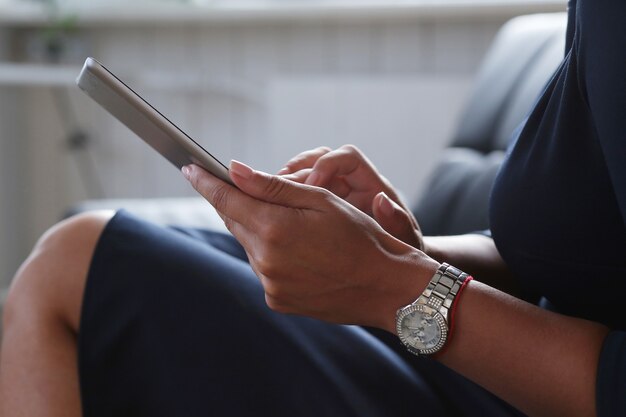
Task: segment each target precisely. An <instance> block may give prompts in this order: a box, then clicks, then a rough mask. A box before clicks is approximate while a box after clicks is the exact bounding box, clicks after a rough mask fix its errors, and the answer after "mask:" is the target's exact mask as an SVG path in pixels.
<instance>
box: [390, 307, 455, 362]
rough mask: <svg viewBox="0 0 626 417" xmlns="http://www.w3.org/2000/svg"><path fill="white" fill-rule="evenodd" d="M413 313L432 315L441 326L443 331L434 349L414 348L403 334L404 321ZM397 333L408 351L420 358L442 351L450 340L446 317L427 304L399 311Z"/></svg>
mask: <svg viewBox="0 0 626 417" xmlns="http://www.w3.org/2000/svg"><path fill="white" fill-rule="evenodd" d="M413 312H419V313H421V314H427V315H430V316H431V317H433V318H434V320H435V321H436V322H437V324H438V325H439V327H440V329H441V337H440V338H439V341H438V342H437V344H436V345H435V346H433V347H432V348H428V349H419V348H417V347H415V346H413V344H412V343H411V342H409V341H408V340H407V339H406V337H405V335H404V333H403V332H402V320H403V319H404V318H405V317H406V316H408V315H409V314H411V313H413ZM396 332H397V334H398V337H399V338H400V341H401V342H402V343H403V344H404V345H405V346H406V347H407V349H408V350H409V351H410V352H411V353H413V354H415V355H418V356H422V355H432V354H434V353H437V352H438V351H440V350H441V348H443V346H444V345H445V343H446V340H447V339H448V322H447V321H446V319H445V317H444V315H443V314H441V312H439V311H438V310H437V309H435V308H433V307H431V306H429V305H426V304H421V303H416V304H411V305H408V306H406V307H404V308H402V309H400V311H398V315H397V318H396Z"/></svg>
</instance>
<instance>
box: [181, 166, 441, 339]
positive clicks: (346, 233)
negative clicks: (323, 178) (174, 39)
mask: <svg viewBox="0 0 626 417" xmlns="http://www.w3.org/2000/svg"><path fill="white" fill-rule="evenodd" d="M183 172H184V174H185V176H186V177H187V179H188V180H189V181H190V182H191V184H192V185H193V187H194V188H195V189H196V190H197V191H198V192H199V193H200V194H202V195H203V196H204V197H205V198H206V199H207V200H208V201H209V202H210V203H211V204H212V205H213V206H214V207H215V208H216V209H217V211H218V212H219V213H220V215H221V216H222V218H223V219H224V222H225V223H226V227H227V228H228V229H229V230H230V231H231V233H232V234H233V235H234V236H235V237H236V238H237V240H239V242H240V243H241V244H242V245H243V246H244V248H245V250H246V252H247V254H248V257H249V260H250V264H251V266H252V268H253V269H254V271H255V272H256V274H257V275H258V277H259V278H260V280H261V283H262V285H263V287H264V289H265V295H266V302H267V304H268V306H269V307H270V308H272V309H274V310H276V311H280V312H284V313H291V314H299V315H305V316H310V317H315V318H318V319H322V320H326V321H330V322H335V323H350V324H360V325H367V326H374V327H379V328H383V329H386V330H388V331H391V332H393V331H394V329H395V312H396V310H397V309H398V308H399V307H402V306H404V305H407V304H409V303H411V302H413V301H414V300H415V299H416V298H417V296H418V295H419V294H420V293H421V291H422V290H423V289H424V287H425V286H426V284H427V282H428V280H429V279H430V277H431V276H432V275H433V274H434V272H435V271H436V269H437V267H438V266H439V264H438V263H437V262H436V261H434V260H432V259H430V258H429V257H427V256H426V255H425V254H424V253H423V252H421V251H419V250H417V249H415V248H413V247H411V246H409V245H407V244H405V243H403V242H402V241H400V240H398V239H396V238H394V237H393V236H391V235H390V234H388V233H387V232H385V231H384V230H383V229H382V228H381V227H380V226H379V225H378V223H377V222H376V221H374V220H373V219H372V218H371V217H369V216H368V215H366V214H365V213H363V212H362V211H360V210H358V209H357V208H355V207H354V206H352V205H351V204H349V203H347V202H345V201H343V200H342V199H341V198H339V197H337V196H335V195H334V194H332V193H331V192H329V191H327V190H325V189H322V188H319V187H313V186H309V185H305V184H299V183H296V182H294V181H290V180H288V179H286V178H283V177H280V176H276V175H270V174H266V173H262V172H259V171H255V170H252V169H251V168H249V167H248V166H246V165H243V164H241V163H238V162H235V161H233V163H231V168H230V175H231V178H232V180H233V182H234V183H235V184H236V185H237V187H238V188H236V187H233V186H231V185H229V184H227V183H225V182H223V181H221V180H219V179H218V178H216V177H214V176H213V175H211V174H209V173H208V172H206V171H205V170H203V169H201V168H199V167H197V166H194V165H191V166H188V167H185V168H184V169H183Z"/></svg>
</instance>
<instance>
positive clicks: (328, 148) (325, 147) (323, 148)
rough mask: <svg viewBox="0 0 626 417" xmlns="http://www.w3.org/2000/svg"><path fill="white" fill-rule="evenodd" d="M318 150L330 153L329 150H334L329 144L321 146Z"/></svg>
mask: <svg viewBox="0 0 626 417" xmlns="http://www.w3.org/2000/svg"><path fill="white" fill-rule="evenodd" d="M316 150H317V151H318V152H323V153H328V152H332V151H333V150H332V148H331V147H329V146H320V147H319V148H317V149H316Z"/></svg>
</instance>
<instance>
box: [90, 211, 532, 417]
mask: <svg viewBox="0 0 626 417" xmlns="http://www.w3.org/2000/svg"><path fill="white" fill-rule="evenodd" d="M79 370H80V382H81V398H82V403H83V413H84V415H85V416H86V417H100V416H103V417H104V416H107V417H110V416H116V417H120V416H134V417H137V416H150V417H159V416H163V417H166V416H167V417H170V416H184V417H195V416H198V417H200V416H272V417H274V416H275V417H281V416H285V417H287V416H289V417H293V416H311V417H313V416H315V417H320V416H355V417H356V416H358V417H368V416H394V417H399V416H415V415H416V414H420V415H428V416H519V415H521V414H519V413H518V412H517V411H515V410H514V409H512V408H511V407H510V406H508V405H507V404H505V403H503V402H502V401H500V400H499V399H497V398H495V397H494V396H493V395H491V394H490V393H488V392H486V391H485V390H483V389H482V388H480V387H478V386H477V385H475V384H473V383H472V382H470V381H468V380H466V379H465V378H463V377H461V376H460V375H458V374H456V373H454V372H453V371H451V370H449V369H447V368H445V367H444V366H442V365H440V364H439V363H437V362H435V361H430V360H420V359H417V358H416V357H414V356H412V355H411V354H410V353H408V352H407V351H406V349H404V348H403V347H401V346H400V343H399V342H398V340H397V338H396V337H394V336H392V335H390V334H388V333H386V332H382V331H375V330H366V329H363V328H361V327H356V326H338V325H332V324H328V323H324V322H320V321H317V320H313V319H309V318H304V317H296V316H289V315H283V314H278V313H274V312H272V311H271V310H269V309H268V308H267V306H266V304H265V299H264V293H263V290H262V287H261V285H260V283H259V281H258V279H257V277H256V276H255V275H254V273H253V272H252V270H251V268H250V266H249V265H248V263H247V262H246V255H245V252H244V251H243V250H242V248H241V247H240V246H239V244H238V243H237V242H236V241H235V240H234V239H233V238H232V237H231V236H226V235H221V234H217V233H211V232H208V231H201V230H193V229H184V228H163V227H159V226H156V225H153V224H151V223H147V222H144V221H141V220H139V219H137V218H134V217H133V216H131V215H129V214H128V213H127V212H124V211H121V212H118V213H117V214H116V216H115V217H114V218H113V219H112V220H111V221H110V222H109V224H108V226H107V228H106V229H105V231H104V233H103V235H102V237H101V238H100V241H99V243H98V246H97V248H96V251H95V254H94V258H93V261H92V265H91V269H90V272H89V278H88V281H87V287H86V289H85V297H84V303H83V311H82V316H81V327H80V332H79ZM417 409H419V413H416V410H417Z"/></svg>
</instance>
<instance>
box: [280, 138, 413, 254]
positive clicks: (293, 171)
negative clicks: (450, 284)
mask: <svg viewBox="0 0 626 417" xmlns="http://www.w3.org/2000/svg"><path fill="white" fill-rule="evenodd" d="M278 174H279V175H282V176H285V177H287V178H288V179H290V180H293V181H296V182H300V183H304V184H308V185H313V186H317V187H322V188H325V189H327V190H329V191H331V192H332V193H334V194H335V195H337V196H339V197H341V198H342V199H344V200H346V201H347V202H349V203H350V204H352V205H353V206H355V207H356V208H358V209H359V210H361V211H363V212H364V213H367V214H368V215H370V216H371V217H373V218H374V219H375V220H376V221H377V222H378V223H379V224H380V225H381V226H382V227H383V228H384V229H385V230H386V231H387V232H388V233H390V234H391V235H392V236H394V237H396V238H397V239H400V240H402V241H403V242H405V243H407V244H409V245H411V246H413V247H416V248H418V249H420V250H424V242H423V237H422V232H421V230H420V228H419V225H418V223H417V221H416V220H415V217H414V216H413V214H412V213H411V211H410V210H409V209H408V208H407V206H406V204H404V202H402V200H401V198H400V196H399V195H398V193H397V192H396V191H395V189H394V188H393V186H392V185H391V183H390V182H389V180H387V179H386V178H385V177H384V176H383V175H381V174H380V173H379V172H378V170H377V169H376V167H375V166H374V164H372V162H371V161H370V160H369V159H368V158H367V157H366V156H365V155H364V154H363V153H362V152H361V151H360V150H359V149H358V148H357V147H356V146H354V145H344V146H342V147H340V148H338V149H335V150H332V149H330V148H328V147H320V148H316V149H312V150H309V151H305V152H302V153H300V154H298V155H296V156H295V157H293V158H292V159H290V160H289V161H288V162H287V163H286V164H285V167H284V168H283V169H281V170H280V171H279V172H278Z"/></svg>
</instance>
